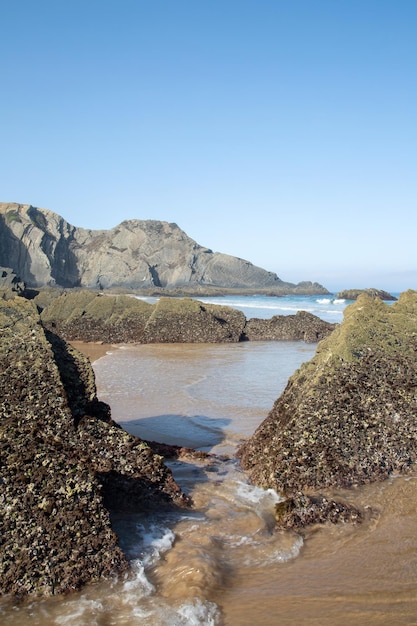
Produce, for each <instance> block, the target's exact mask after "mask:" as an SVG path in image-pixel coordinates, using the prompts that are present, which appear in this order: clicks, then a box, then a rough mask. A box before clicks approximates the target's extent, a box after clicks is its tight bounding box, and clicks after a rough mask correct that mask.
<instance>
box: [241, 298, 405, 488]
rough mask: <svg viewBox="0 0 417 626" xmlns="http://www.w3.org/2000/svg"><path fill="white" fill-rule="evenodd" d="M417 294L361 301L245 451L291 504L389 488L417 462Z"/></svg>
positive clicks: (250, 464)
mask: <svg viewBox="0 0 417 626" xmlns="http://www.w3.org/2000/svg"><path fill="white" fill-rule="evenodd" d="M416 411H417V292H416V291H408V292H405V293H403V294H402V295H401V297H400V299H399V301H398V302H396V303H395V304H393V305H392V306H388V305H387V304H384V303H383V302H382V301H381V300H379V299H372V298H370V297H369V296H364V295H362V296H360V297H359V299H358V300H357V302H356V303H354V304H351V305H350V306H349V307H347V308H346V309H345V314H344V320H343V322H342V324H340V325H339V326H338V327H337V328H336V329H335V330H334V332H333V333H332V334H331V335H330V336H329V337H327V338H326V339H324V340H323V341H322V342H321V343H320V344H319V345H318V347H317V352H316V355H315V357H314V358H313V359H312V360H311V361H310V362H309V363H306V364H304V365H303V366H302V367H301V368H300V369H299V370H298V371H297V372H296V373H295V374H294V375H293V376H292V377H291V378H290V380H289V382H288V385H287V387H286V389H285V391H284V392H283V394H282V395H281V397H280V398H279V399H278V400H277V401H276V402H275V405H274V407H273V409H272V410H271V412H270V414H269V415H268V417H267V418H266V420H265V421H264V422H263V423H262V424H261V425H260V426H259V428H258V429H257V431H256V432H255V434H254V435H253V436H252V437H251V438H250V439H249V440H248V441H247V442H245V443H244V444H243V446H242V447H241V449H240V451H239V456H240V458H241V462H242V465H243V467H244V468H245V469H247V470H248V472H249V474H250V476H251V479H252V480H253V482H255V483H256V484H259V485H261V486H263V487H272V488H274V489H277V490H278V491H279V492H282V493H286V494H287V495H289V496H292V495H294V494H297V493H298V492H299V491H303V490H307V491H316V490H317V489H325V488H333V487H349V486H351V485H355V484H361V483H367V482H372V481H377V480H383V479H385V478H387V477H388V476H389V475H391V474H393V473H398V472H401V473H404V472H407V471H409V470H410V468H415V464H416V461H417V422H416Z"/></svg>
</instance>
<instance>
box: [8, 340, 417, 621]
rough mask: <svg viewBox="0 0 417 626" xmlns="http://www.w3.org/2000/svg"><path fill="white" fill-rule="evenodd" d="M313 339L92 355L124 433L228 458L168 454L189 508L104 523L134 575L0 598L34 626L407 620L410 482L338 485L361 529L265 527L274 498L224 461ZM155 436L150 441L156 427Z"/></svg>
mask: <svg viewBox="0 0 417 626" xmlns="http://www.w3.org/2000/svg"><path fill="white" fill-rule="evenodd" d="M314 351H315V346H305V345H304V344H292V343H288V344H287V343H268V344H252V345H251V344H242V345H239V344H237V345H233V346H222V345H220V346H214V345H192V346H175V345H163V346H136V347H132V346H131V347H128V348H126V349H123V350H121V349H116V348H114V349H113V354H112V355H111V356H108V357H106V358H103V359H100V360H99V361H98V362H97V363H96V364H95V369H96V374H97V380H98V387H99V395H100V398H101V399H102V400H105V401H108V402H109V403H110V404H111V406H112V412H113V417H114V419H116V420H117V421H119V422H123V424H124V426H125V427H126V428H127V429H128V430H129V429H130V430H131V431H132V432H134V433H135V434H139V435H141V436H145V434H146V433H153V434H154V435H155V436H154V437H151V438H155V439H161V436H162V435H163V437H164V439H163V440H164V441H166V442H168V443H177V442H178V440H181V443H184V439H185V440H186V441H187V445H193V446H195V447H201V448H204V449H207V450H211V451H212V452H214V453H221V454H225V453H228V454H229V455H230V458H229V460H227V459H224V458H223V459H222V458H214V459H212V460H211V461H209V462H203V461H196V462H194V461H193V462H188V463H186V462H178V461H176V462H173V463H172V464H171V469H172V471H173V473H174V475H175V477H176V478H177V480H178V481H179V482H180V483H181V485H182V486H183V488H184V489H185V490H186V491H187V492H188V493H190V494H191V495H192V497H193V500H194V508H193V509H192V510H190V511H185V512H184V511H182V512H181V513H180V514H174V513H170V514H169V515H166V514H165V515H159V516H155V517H153V518H152V519H149V517H148V516H146V515H144V516H139V515H129V516H126V515H124V516H123V517H119V518H117V517H115V518H114V520H113V522H114V526H115V528H116V530H117V532H118V534H119V537H120V541H121V544H122V546H123V549H124V550H125V551H126V553H127V554H128V556H129V558H130V560H131V564H132V570H131V572H129V573H128V574H126V575H124V576H123V577H122V578H121V579H119V580H113V581H107V582H102V583H100V584H96V585H91V586H89V587H87V588H86V589H84V590H83V591H82V592H80V593H77V594H73V595H71V596H69V597H64V598H62V597H60V598H51V599H46V600H40V601H39V600H38V601H37V600H31V601H29V602H28V601H26V602H22V603H21V604H20V605H13V604H12V603H10V602H8V601H3V602H2V603H1V604H0V621H1V623H4V624H10V625H12V626H21V625H23V624H24V625H26V624H27V623H29V622H30V624H34V625H38V624H39V625H40V624H42V625H47V626H50V625H52V624H54V625H67V624H68V625H71V626H72V625H74V624H76V625H77V626H78V625H80V626H84V625H85V626H87V624H88V625H89V626H90V625H94V624H97V625H98V626H110V625H124V624H129V625H133V626H136V625H139V624H140V625H143V624H144V625H149V626H157V625H158V626H159V625H175V626H180V625H182V624H184V625H188V626H189V625H193V624H196V625H197V624H205V625H210V624H213V625H215V624H216V625H220V624H225V625H227V626H235V625H236V626H243V625H245V624H248V625H251V626H253V624H262V625H264V626H272V625H276V624H284V625H290V624H294V625H304V624H305V625H309V626H310V625H311V626H313V625H319V624H320V625H324V626H327V625H330V624H332V625H334V624H337V625H341V626H344V625H346V626H347V625H351V624H352V625H353V624H355V626H357V625H361V624H377V625H384V624H387V625H388V624H413V623H417V617H416V616H417V601H416V599H417V533H416V532H415V529H416V524H417V511H416V505H415V502H416V496H417V481H416V480H415V479H414V478H411V479H410V478H407V479H405V478H401V477H398V478H396V479H392V480H391V481H389V482H386V483H384V484H380V485H374V486H367V487H363V488H360V489H356V490H352V491H350V492H348V493H343V494H342V495H343V496H344V497H347V498H348V499H349V500H350V501H351V502H352V503H355V504H358V505H361V506H372V514H370V515H369V520H368V521H367V522H366V523H365V524H364V525H363V526H360V527H358V526H355V527H353V526H349V525H346V526H338V527H323V528H314V529H310V530H309V531H308V534H307V535H305V536H303V537H301V536H300V535H298V534H296V533H284V532H281V533H275V532H273V526H274V518H273V510H274V504H275V503H276V502H277V501H278V498H279V496H278V495H277V494H276V493H275V492H273V491H272V490H270V491H263V490H260V489H258V488H256V487H253V486H250V485H248V484H247V482H246V480H245V474H244V473H243V472H242V471H241V470H240V469H239V467H238V465H237V464H236V462H235V461H234V459H233V452H234V450H235V448H236V444H237V442H238V441H239V440H240V439H241V438H242V437H245V436H247V435H249V434H251V433H252V432H253V431H254V429H255V428H256V426H257V425H258V424H259V422H260V421H261V420H262V419H263V418H264V417H265V416H266V414H267V412H268V410H269V409H270V408H271V406H272V403H273V401H274V400H275V399H276V398H277V397H278V395H279V394H280V392H281V391H282V389H283V388H284V386H285V384H286V382H287V379H288V376H289V375H290V374H291V373H292V372H293V371H294V370H295V369H296V368H297V367H298V366H299V364H300V363H301V362H302V361H304V360H307V359H309V358H310V356H311V355H312V354H313V353H314ZM160 435H161V436H160Z"/></svg>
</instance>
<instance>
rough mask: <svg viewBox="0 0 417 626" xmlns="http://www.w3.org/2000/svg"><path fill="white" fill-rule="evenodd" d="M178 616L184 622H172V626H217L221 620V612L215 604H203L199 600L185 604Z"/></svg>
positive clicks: (179, 610)
mask: <svg viewBox="0 0 417 626" xmlns="http://www.w3.org/2000/svg"><path fill="white" fill-rule="evenodd" d="M178 615H179V617H180V618H181V619H182V621H179V622H178V621H175V622H172V626H174V625H175V626H177V625H178V626H180V625H181V626H182V625H184V626H203V625H204V626H216V624H218V623H219V619H220V614H219V610H218V608H217V606H216V605H215V604H214V603H213V602H202V601H201V600H199V599H196V600H195V601H194V602H192V603H190V604H183V605H182V606H181V607H180V608H179V609H178Z"/></svg>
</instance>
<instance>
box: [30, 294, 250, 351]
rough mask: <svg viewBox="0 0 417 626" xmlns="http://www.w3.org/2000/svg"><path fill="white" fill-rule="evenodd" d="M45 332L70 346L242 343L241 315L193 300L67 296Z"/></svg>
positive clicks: (54, 307)
mask: <svg viewBox="0 0 417 626" xmlns="http://www.w3.org/2000/svg"><path fill="white" fill-rule="evenodd" d="M41 318H42V322H43V323H44V324H45V326H46V327H47V328H48V329H49V330H52V331H54V332H57V333H58V334H59V335H60V336H62V337H64V338H65V339H66V340H81V341H102V342H105V343H129V342H137V343H202V342H203V343H204V342H207V343H212V342H214V343H216V342H218V343H223V342H237V341H239V339H240V337H241V335H242V333H243V329H244V327H245V324H246V318H245V316H244V314H243V313H242V312H241V311H236V310H235V309H232V308H231V307H227V306H219V305H214V304H203V303H201V302H198V301H197V300H193V299H191V298H168V297H162V298H160V299H159V301H158V302H157V303H156V304H149V303H147V302H145V301H143V300H140V299H138V298H135V297H132V296H126V295H102V294H100V293H96V292H91V291H88V290H80V291H74V292H66V293H63V294H62V295H60V296H59V297H57V298H54V299H52V301H50V302H49V304H47V306H45V308H44V309H43V311H42V313H41Z"/></svg>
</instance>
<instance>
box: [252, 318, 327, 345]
mask: <svg viewBox="0 0 417 626" xmlns="http://www.w3.org/2000/svg"><path fill="white" fill-rule="evenodd" d="M335 327H336V324H330V323H329V322H325V321H323V320H322V319H320V318H319V317H317V316H316V315H313V314H312V313H308V312H307V311H298V312H297V313H296V314H295V315H274V317H272V318H271V319H266V320H265V319H258V318H252V319H250V320H248V322H247V324H246V326H245V335H246V337H247V339H248V340H249V341H282V340H285V341H305V342H306V343H317V342H318V341H321V340H322V339H324V338H325V337H327V336H328V335H330V333H331V332H333V330H334V329H335Z"/></svg>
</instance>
